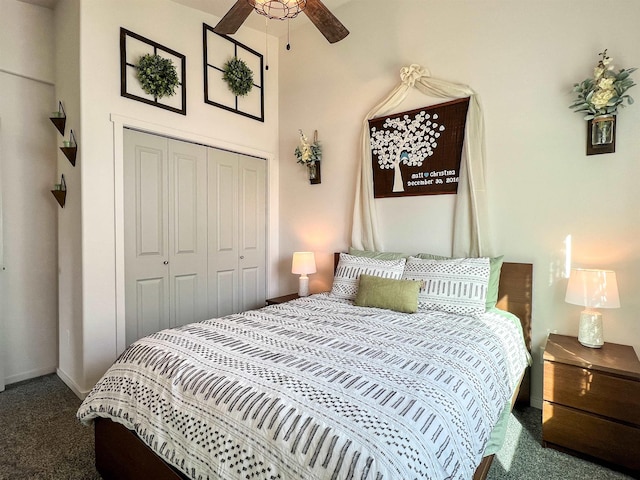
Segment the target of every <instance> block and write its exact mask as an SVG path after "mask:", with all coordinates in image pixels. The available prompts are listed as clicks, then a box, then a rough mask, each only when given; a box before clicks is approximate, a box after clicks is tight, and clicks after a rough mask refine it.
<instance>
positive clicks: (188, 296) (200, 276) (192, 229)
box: [168, 140, 208, 327]
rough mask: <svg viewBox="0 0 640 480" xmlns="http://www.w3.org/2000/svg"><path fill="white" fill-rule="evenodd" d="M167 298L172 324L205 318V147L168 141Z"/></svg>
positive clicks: (183, 323) (182, 323)
mask: <svg viewBox="0 0 640 480" xmlns="http://www.w3.org/2000/svg"><path fill="white" fill-rule="evenodd" d="M168 144H169V256H168V261H169V265H168V267H169V297H170V299H171V300H170V302H171V303H170V306H171V312H170V322H169V323H170V325H171V326H172V327H175V326H181V325H186V324H187V323H193V322H199V321H202V320H206V319H207V318H208V305H207V158H206V148H205V147H203V146H201V145H196V144H193V143H187V142H180V141H177V140H169V141H168Z"/></svg>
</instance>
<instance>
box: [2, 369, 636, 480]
mask: <svg viewBox="0 0 640 480" xmlns="http://www.w3.org/2000/svg"><path fill="white" fill-rule="evenodd" d="M79 406H80V400H78V398H77V397H76V396H75V395H74V394H73V393H72V392H71V391H70V390H69V389H68V388H67V387H66V385H64V383H62V381H61V380H60V379H59V378H58V377H57V376H56V375H47V376H45V377H40V378H36V379H34V380H28V381H26V382H21V383H19V384H15V385H9V386H8V387H7V390H6V391H5V392H3V393H0V480H23V479H24V480H41V479H42V480H45V479H46V480H95V479H100V476H99V475H98V473H97V472H96V469H95V467H94V454H93V428H90V427H84V426H82V425H80V423H79V422H78V421H77V420H76V418H75V413H76V410H77V409H78V407H79ZM540 419H541V415H540V410H536V409H535V408H524V409H518V410H515V411H514V413H513V414H512V416H511V420H510V423H509V428H508V432H507V439H506V441H505V445H504V447H503V448H502V450H501V451H500V453H499V454H498V455H497V456H496V459H495V460H494V462H493V465H492V467H491V471H490V472H489V477H488V478H489V479H490V480H503V479H509V480H529V479H531V480H541V479H545V480H582V479H589V480H596V479H597V480H610V479H611V480H614V479H629V478H631V477H628V476H625V475H623V474H621V473H617V472H614V471H612V470H609V469H606V468H604V467H601V466H599V465H595V464H593V463H589V462H586V461H584V460H580V459H578V458H574V457H572V456H569V455H566V454H563V453H560V452H557V451H555V450H552V449H548V448H542V447H541V446H540V439H541V429H542V427H541V425H540V423H541V421H540Z"/></svg>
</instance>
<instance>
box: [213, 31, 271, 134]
mask: <svg viewBox="0 0 640 480" xmlns="http://www.w3.org/2000/svg"><path fill="white" fill-rule="evenodd" d="M202 50H203V70H204V102H205V103H207V104H209V105H213V106H215V107H218V108H222V109H224V110H227V111H229V112H233V113H237V114H238V115H243V116H245V117H248V118H251V119H253V120H258V121H260V122H264V81H265V79H264V58H263V56H262V54H260V53H259V52H257V51H255V50H253V49H252V48H249V47H247V46H246V45H243V44H242V43H240V42H238V41H237V40H234V39H233V38H230V37H228V36H227V35H221V34H219V33H216V32H214V31H213V27H211V26H209V25H207V24H206V23H203V24H202ZM234 56H236V57H238V58H240V59H241V60H243V61H245V63H247V65H248V66H249V68H251V71H252V72H253V88H252V89H251V92H249V94H248V95H247V96H246V97H239V96H237V95H234V94H233V93H232V92H231V91H230V90H229V88H228V86H227V84H226V83H225V82H224V80H222V73H223V68H224V63H225V62H226V61H227V60H229V59H230V58H232V57H234Z"/></svg>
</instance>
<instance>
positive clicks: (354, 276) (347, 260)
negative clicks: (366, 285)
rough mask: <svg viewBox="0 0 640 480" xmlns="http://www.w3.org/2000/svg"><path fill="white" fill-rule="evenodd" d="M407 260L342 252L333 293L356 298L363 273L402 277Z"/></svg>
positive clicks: (339, 296) (347, 298)
mask: <svg viewBox="0 0 640 480" xmlns="http://www.w3.org/2000/svg"><path fill="white" fill-rule="evenodd" d="M405 262H406V260H405V259H404V258H400V259H398V260H378V259H376V258H367V257H356V256H354V255H349V254H348V253H341V254H340V261H339V262H338V267H337V268H336V273H335V276H334V277H333V287H332V288H331V295H332V296H334V297H336V298H344V299H346V300H354V299H355V298H356V294H357V293H358V279H359V278H360V275H362V274H363V273H364V274H366V275H375V276H377V277H383V278H394V279H396V280H399V279H400V278H402V272H403V271H404V264H405Z"/></svg>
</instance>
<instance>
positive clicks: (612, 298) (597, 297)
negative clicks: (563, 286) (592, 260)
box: [564, 268, 620, 348]
mask: <svg viewBox="0 0 640 480" xmlns="http://www.w3.org/2000/svg"><path fill="white" fill-rule="evenodd" d="M564 300H565V302H567V303H572V304H574V305H582V306H584V307H587V308H585V309H584V310H583V311H582V312H581V313H580V327H579V329H578V341H579V342H580V343H581V344H582V345H584V346H585V347H591V348H600V347H602V345H603V344H604V339H603V331H602V314H601V313H600V312H599V311H597V310H595V309H596V308H618V307H620V299H619V298H618V283H617V282H616V274H615V272H614V271H612V270H593V269H586V268H572V269H571V274H570V275H569V282H568V283H567V294H566V296H565V299H564Z"/></svg>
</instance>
